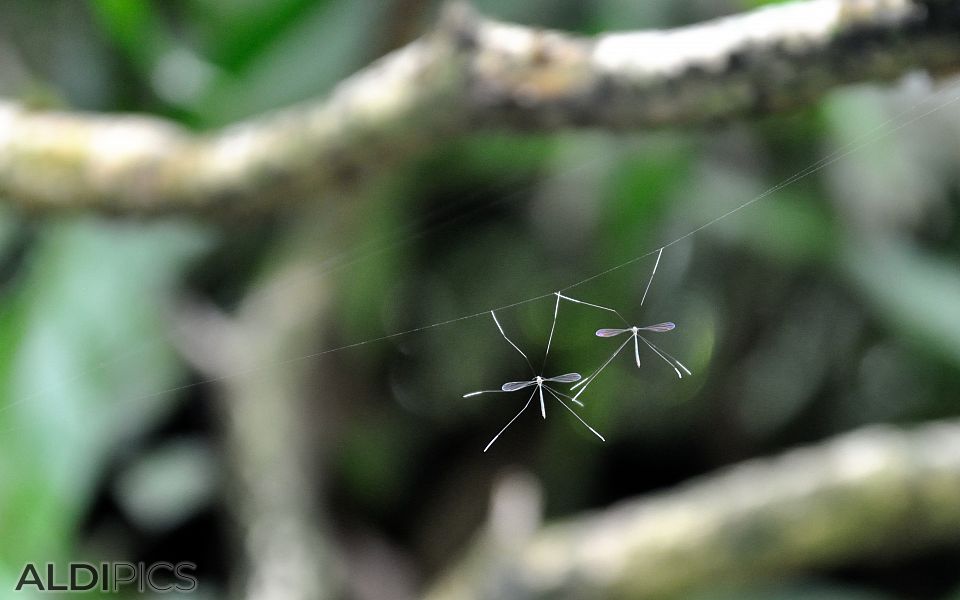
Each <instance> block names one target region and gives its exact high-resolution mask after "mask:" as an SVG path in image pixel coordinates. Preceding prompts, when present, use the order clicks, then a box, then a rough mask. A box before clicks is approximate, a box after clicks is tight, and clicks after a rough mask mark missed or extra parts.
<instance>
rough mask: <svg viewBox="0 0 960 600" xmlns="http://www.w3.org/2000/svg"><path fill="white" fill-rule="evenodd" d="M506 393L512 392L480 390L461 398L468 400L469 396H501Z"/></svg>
mask: <svg viewBox="0 0 960 600" xmlns="http://www.w3.org/2000/svg"><path fill="white" fill-rule="evenodd" d="M506 391H511V392H512V391H513V390H480V391H479V392H470V393H469V394H464V395H463V397H464V398H469V397H471V396H479V395H480V394H502V393H504V392H506Z"/></svg>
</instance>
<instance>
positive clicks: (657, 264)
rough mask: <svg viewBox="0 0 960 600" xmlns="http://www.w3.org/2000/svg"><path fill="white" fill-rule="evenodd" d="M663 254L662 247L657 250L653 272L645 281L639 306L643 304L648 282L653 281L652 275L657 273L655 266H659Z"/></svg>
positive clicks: (648, 287) (648, 289) (648, 288)
mask: <svg viewBox="0 0 960 600" xmlns="http://www.w3.org/2000/svg"><path fill="white" fill-rule="evenodd" d="M662 255H663V248H660V250H659V251H658V252H657V261H656V262H655V263H653V272H652V273H650V279H649V280H648V281H647V287H646V289H644V290H643V297H642V298H640V306H643V301H644V300H646V299H647V292H649V291H650V284H651V283H653V276H654V275H656V274H657V267H658V266H660V257H661V256H662Z"/></svg>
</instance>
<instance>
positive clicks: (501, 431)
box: [483, 390, 537, 452]
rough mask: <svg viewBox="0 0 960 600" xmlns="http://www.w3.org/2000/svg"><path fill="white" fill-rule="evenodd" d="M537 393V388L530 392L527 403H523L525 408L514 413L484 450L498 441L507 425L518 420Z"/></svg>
mask: <svg viewBox="0 0 960 600" xmlns="http://www.w3.org/2000/svg"><path fill="white" fill-rule="evenodd" d="M536 395H537V390H533V393H532V394H530V397H529V398H527V403H526V404H524V405H523V408H521V409H520V412H518V413H517V414H516V415H514V417H513V418H512V419H510V421H509V422H508V423H507V424H506V425H504V426H503V429H501V430H500V432H499V433H498V434H497V435H495V436H493V439H492V440H490V443H488V444H487V447H486V448H484V449H483V451H484V452H486V451H487V450H489V449H490V446H492V445H493V443H494V442H495V441H497V438H498V437H500V434H502V433H503V432H504V431H506V430H507V427H510V426H511V425H513V422H514V421H516V420H517V417H519V416H520V415H522V414H523V411H525V410H527V409H528V408H530V403H531V402H533V397H534V396H536Z"/></svg>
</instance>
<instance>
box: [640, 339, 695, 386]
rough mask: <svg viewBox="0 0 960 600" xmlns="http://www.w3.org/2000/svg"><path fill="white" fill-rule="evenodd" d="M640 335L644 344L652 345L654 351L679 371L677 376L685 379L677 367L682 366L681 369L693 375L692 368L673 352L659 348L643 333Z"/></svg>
mask: <svg viewBox="0 0 960 600" xmlns="http://www.w3.org/2000/svg"><path fill="white" fill-rule="evenodd" d="M638 337H639V338H640V339H641V340H643V343H644V344H646V345H647V346H650V349H651V350H653V351H654V352H656V353H657V355H658V356H659V357H660V358H662V359H663V360H665V361H666V362H667V364H668V365H670V366H671V367H673V370H674V371H676V372H677V377H679V378H680V379H683V374H682V373H680V370H679V369H677V367H680V368H681V369H683V370H684V372H686V374H687V375H693V373H691V372H690V369H688V368H686V367H685V366H683V363H682V362H680V361H679V360H677V359H676V358H675V357H674V356H672V355H671V354H668V353H667V351H666V350H661V349H660V348H657V347H656V346H654V345H653V343H652V342H650V340H648V339H647V338H645V337H643V336H642V335H641V336H638Z"/></svg>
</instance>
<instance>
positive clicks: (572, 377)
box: [547, 373, 581, 383]
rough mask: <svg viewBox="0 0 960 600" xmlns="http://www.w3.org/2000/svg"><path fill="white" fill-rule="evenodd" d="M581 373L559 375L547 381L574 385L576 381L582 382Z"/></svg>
mask: <svg viewBox="0 0 960 600" xmlns="http://www.w3.org/2000/svg"><path fill="white" fill-rule="evenodd" d="M580 379H581V376H580V373H565V374H563V375H557V376H556V377H548V378H547V381H556V382H558V383H573V382H574V381H580Z"/></svg>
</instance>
